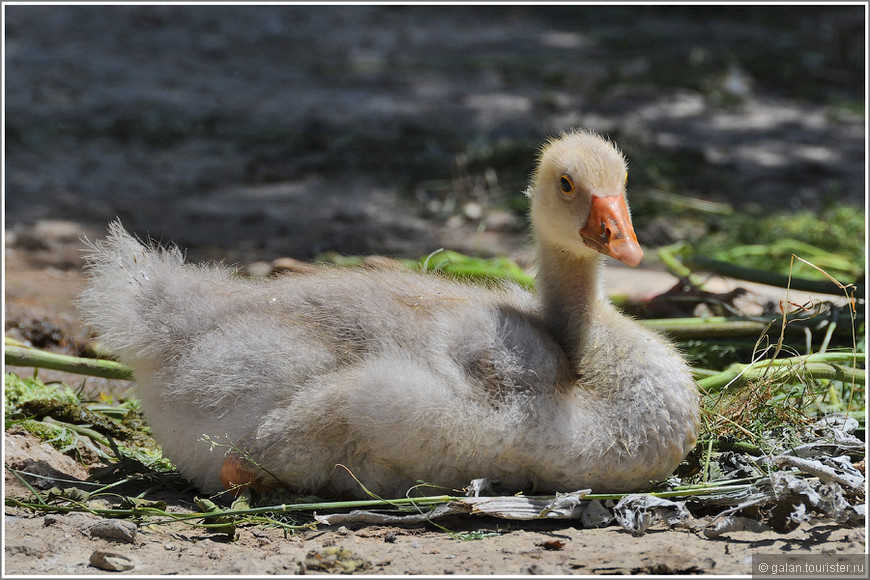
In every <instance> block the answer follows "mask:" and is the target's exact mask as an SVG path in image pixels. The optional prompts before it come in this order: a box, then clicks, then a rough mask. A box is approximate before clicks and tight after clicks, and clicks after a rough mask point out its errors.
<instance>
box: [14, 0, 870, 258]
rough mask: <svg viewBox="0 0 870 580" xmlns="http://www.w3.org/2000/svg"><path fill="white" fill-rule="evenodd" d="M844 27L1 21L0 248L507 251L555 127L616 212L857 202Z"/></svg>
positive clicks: (795, 20) (240, 254) (473, 12)
mask: <svg viewBox="0 0 870 580" xmlns="http://www.w3.org/2000/svg"><path fill="white" fill-rule="evenodd" d="M864 14H865V7H864V6H828V5H820V6H733V7H730V6H729V7H717V6H678V5H677V6H657V7H647V6H582V5H579V6H293V5H285V6H6V7H5V16H6V20H5V22H4V26H5V34H6V54H5V75H6V95H5V107H6V127H5V130H6V159H5V164H6V184H5V185H6V199H5V210H6V215H5V223H6V228H7V244H10V243H11V245H12V246H13V247H14V246H16V245H18V246H22V245H23V246H26V245H27V244H36V245H37V246H38V245H39V241H38V240H37V239H36V238H38V237H39V234H38V232H39V231H44V229H45V228H44V227H43V230H39V227H38V226H39V224H40V223H43V224H45V223H51V222H52V221H53V220H65V221H67V222H72V224H73V225H69V224H67V229H69V230H74V229H75V228H76V227H78V228H79V229H80V230H81V231H82V232H86V233H87V232H94V233H92V234H91V235H100V232H103V231H105V224H106V223H107V222H108V221H109V220H110V219H112V218H113V217H115V216H119V217H120V218H121V219H122V220H123V222H124V224H125V225H126V226H127V227H128V228H130V229H132V230H133V231H135V232H136V233H138V234H139V235H142V236H145V235H151V236H152V237H155V238H157V239H162V240H173V241H175V242H177V243H178V244H179V245H181V246H183V247H187V248H189V249H190V255H191V257H193V258H230V259H235V260H239V259H244V260H247V261H250V260H253V259H271V258H273V257H275V256H281V255H290V256H294V257H298V258H311V257H313V256H315V255H317V254H319V253H321V252H324V251H329V250H335V251H338V252H342V253H349V254H365V253H386V254H392V255H405V256H420V255H425V254H427V253H429V252H431V251H432V250H434V249H436V248H438V247H440V246H455V245H457V244H456V243H455V242H456V240H461V239H463V236H467V235H470V234H469V232H474V231H480V230H482V229H486V228H489V229H490V230H491V231H494V232H499V231H500V232H503V233H504V234H505V235H518V236H521V235H522V234H521V232H522V231H523V225H524V224H523V220H522V217H521V216H522V210H523V197H522V195H521V194H522V190H523V189H524V187H525V186H526V183H527V179H528V175H529V173H530V171H531V170H532V167H533V164H534V155H535V153H536V150H537V148H538V146H539V145H540V143H541V141H542V140H544V139H545V138H546V137H547V136H550V135H554V134H556V133H558V132H559V131H561V130H563V129H565V128H568V127H573V126H583V127H587V128H591V129H595V130H598V131H600V132H603V133H605V134H607V135H609V136H610V137H612V138H613V139H614V140H616V141H617V142H618V143H619V144H620V146H621V147H622V148H623V149H624V151H625V152H626V154H627V156H628V157H629V161H630V178H629V187H630V192H631V199H632V201H633V205H634V207H635V208H638V207H644V208H648V207H649V206H650V203H652V201H651V200H653V198H652V197H650V195H649V193H650V192H651V191H654V190H665V191H669V192H673V193H678V194H682V195H689V196H693V197H697V198H700V199H708V200H718V201H725V202H728V203H731V204H734V205H735V207H736V208H738V209H739V208H741V207H747V206H750V205H761V206H764V207H769V208H771V209H777V210H779V209H801V208H810V209H813V208H818V207H821V206H822V205H824V204H825V203H828V202H830V201H839V202H846V203H852V204H855V205H856V206H858V207H862V208H863V205H864V196H865V193H864V185H865V174H864V155H865V141H864V133H865V122H864V114H865V109H864V104H865V103H864V101H865V94H864V87H865V70H864V55H865V40H866V30H865V17H864ZM646 219H647V218H646V217H645V215H644V214H643V213H638V212H637V210H636V211H635V220H636V224H637V225H638V229H639V232H641V233H642V231H643V228H644V227H645V226H646V221H645V220H646ZM10 232H11V235H12V237H11V238H10ZM34 232H36V233H34ZM641 239H642V240H643V239H644V237H643V236H642V235H641ZM645 241H646V242H647V243H653V241H654V240H651V236H647V240H645ZM71 242H72V240H71ZM477 250H478V251H480V252H482V253H486V252H487V248H485V247H478V248H477ZM491 251H498V250H497V248H493V249H492V250H491ZM59 265H61V266H62V265H63V264H59ZM68 265H70V266H72V265H73V264H68Z"/></svg>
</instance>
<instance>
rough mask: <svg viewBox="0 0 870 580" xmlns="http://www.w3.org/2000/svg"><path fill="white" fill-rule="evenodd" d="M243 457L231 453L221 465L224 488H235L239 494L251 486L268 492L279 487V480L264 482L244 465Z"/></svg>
mask: <svg viewBox="0 0 870 580" xmlns="http://www.w3.org/2000/svg"><path fill="white" fill-rule="evenodd" d="M242 463H243V461H242V459H241V458H240V457H239V456H238V455H236V454H234V453H231V454H229V455H227V458H226V460H224V464H223V465H222V466H221V474H220V477H221V484H223V486H224V489H227V490H233V491H234V492H235V494H236V496H238V495H239V494H241V493H242V492H243V491H244V490H246V489H248V488H251V489H253V490H254V491H256V492H257V493H261V494H263V493H266V492H269V491H272V490H274V489H276V488H277V487H278V484H277V482H275V483H266V482H263V481H262V480H261V479H260V478H258V477H257V476H256V474H255V473H254V472H253V471H251V470H249V469H247V468H246V467H245V466H243V465H242Z"/></svg>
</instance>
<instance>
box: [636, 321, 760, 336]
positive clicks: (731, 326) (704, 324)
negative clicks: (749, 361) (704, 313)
mask: <svg viewBox="0 0 870 580" xmlns="http://www.w3.org/2000/svg"><path fill="white" fill-rule="evenodd" d="M638 322H640V323H641V324H643V325H644V326H647V327H649V328H653V329H655V330H658V331H660V332H665V333H667V334H669V335H671V336H672V337H673V338H676V339H690V338H717V337H718V338H721V337H734V336H758V335H759V334H760V333H762V332H764V331H765V330H767V329H768V326H770V324H769V323H766V322H760V321H755V320H742V319H737V318H729V317H726V316H710V317H708V318H659V319H647V320H639V321H638Z"/></svg>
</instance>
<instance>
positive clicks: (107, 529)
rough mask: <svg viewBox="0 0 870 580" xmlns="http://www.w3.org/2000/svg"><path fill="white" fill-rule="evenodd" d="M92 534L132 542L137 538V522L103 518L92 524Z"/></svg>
mask: <svg viewBox="0 0 870 580" xmlns="http://www.w3.org/2000/svg"><path fill="white" fill-rule="evenodd" d="M90 531H91V536H92V537H94V538H103V539H104V540H114V541H116V542H124V543H127V544H132V543H133V540H135V539H136V531H137V527H136V524H134V523H133V522H128V521H126V520H102V521H99V522H97V523H96V524H94V525H93V526H91V530H90Z"/></svg>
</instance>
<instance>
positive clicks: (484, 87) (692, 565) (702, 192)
mask: <svg viewBox="0 0 870 580" xmlns="http://www.w3.org/2000/svg"><path fill="white" fill-rule="evenodd" d="M4 8H5V9H6V23H5V24H6V28H5V34H6V55H5V58H6V63H5V64H6V67H5V68H6V70H5V74H6V95H5V101H6V102H5V106H6V114H7V117H6V123H7V125H6V138H7V141H6V144H7V145H6V146H7V150H6V159H5V163H6V184H5V187H6V189H5V194H6V197H5V200H4V202H5V204H4V205H5V212H6V213H5V224H4V225H5V247H4V284H5V305H4V320H5V322H6V330H7V335H11V336H20V335H22V334H26V335H27V336H28V337H31V338H32V337H34V336H39V337H41V338H42V339H43V340H44V341H45V345H44V346H45V347H46V348H50V349H53V350H57V351H60V352H75V351H76V350H77V349H78V348H80V347H81V345H82V344H84V342H85V341H86V340H87V337H88V332H87V329H85V328H83V327H82V326H81V325H80V324H79V323H78V321H77V320H76V316H75V310H74V308H73V306H72V299H73V297H74V296H75V294H76V293H77V291H78V289H80V287H81V285H82V278H81V273H80V268H81V257H80V252H79V249H80V247H81V243H80V237H81V236H82V235H87V236H88V237H90V238H95V237H99V236H101V235H102V233H103V232H104V231H105V225H106V223H107V222H108V221H109V220H110V219H112V218H113V217H114V216H120V217H121V218H122V219H123V220H124V222H125V225H127V226H128V227H129V228H130V229H132V230H134V231H136V232H137V233H139V234H140V235H143V236H144V235H146V234H150V235H152V236H153V237H155V238H157V239H162V240H172V241H175V242H177V243H178V244H179V245H181V246H182V247H185V248H187V249H188V253H189V255H190V257H191V258H193V259H194V260H198V259H223V260H226V261H227V262H230V263H238V264H241V265H245V264H250V263H252V262H255V261H258V260H272V259H274V258H276V257H281V256H293V257H296V258H302V259H306V258H310V257H312V256H314V255H316V254H318V253H320V252H323V251H328V250H334V251H338V252H342V253H350V254H373V253H377V254H388V255H400V256H414V257H418V256H421V255H425V254H427V253H429V252H431V251H433V250H434V249H437V248H438V247H449V248H456V249H460V250H464V251H471V252H475V251H477V252H482V253H485V254H487V253H489V254H491V253H503V254H508V255H511V256H513V257H514V258H516V259H517V260H519V261H520V262H525V263H528V260H529V259H530V255H529V249H528V245H527V238H526V236H525V234H524V233H522V229H523V228H522V223H516V222H515V221H514V220H512V218H511V217H510V215H508V216H507V217H506V216H505V212H504V211H503V209H502V208H501V207H500V205H499V204H500V203H501V202H502V201H503V200H504V199H505V197H506V196H508V195H509V194H512V193H513V194H515V193H518V192H520V191H521V190H522V188H523V187H524V184H525V181H526V179H527V177H528V172H529V170H530V168H531V164H532V162H533V154H534V148H535V147H536V146H537V143H539V142H540V140H541V139H542V138H543V136H545V135H548V134H553V133H555V132H557V131H559V130H561V129H563V128H565V127H568V126H572V125H578V124H579V125H583V126H586V127H590V128H593V129H596V130H599V131H602V132H606V133H608V134H609V135H611V136H613V137H614V138H615V139H616V140H617V141H618V142H619V143H620V144H621V145H622V146H623V148H624V149H625V150H626V152H627V153H628V155H629V158H630V162H631V167H632V175H633V176H640V178H639V179H638V180H637V181H635V182H633V183H636V184H637V187H636V188H635V189H634V190H632V194H633V195H637V196H638V199H642V198H643V196H644V189H643V187H644V184H645V183H648V181H649V168H650V167H656V168H657V171H658V172H659V173H660V174H661V173H662V172H663V173H664V175H665V178H666V180H670V181H671V182H672V183H673V189H674V190H675V191H677V192H679V193H683V194H687V195H693V196H695V197H698V198H705V199H710V200H719V201H727V202H729V203H734V204H737V205H738V206H740V205H742V204H761V205H762V206H765V207H770V208H780V207H791V208H816V207H819V206H820V205H821V204H822V203H823V202H824V200H825V199H829V198H831V197H832V196H833V197H835V198H837V199H842V200H846V201H852V202H855V203H857V204H863V203H864V182H865V175H864V165H863V163H864V151H865V143H864V120H863V115H859V114H855V113H854V112H853V111H852V109H851V108H850V107H849V106H846V105H848V104H849V103H851V102H853V101H855V100H859V101H860V100H863V98H864V97H863V54H864V53H863V39H864V37H865V35H866V33H865V28H864V27H865V22H864V18H863V12H861V11H860V8H853V9H851V10H850V9H849V8H840V9H832V10H821V9H820V8H815V9H809V8H808V9H800V10H798V9H793V8H787V12H784V13H782V14H780V15H777V14H776V13H771V12H769V11H762V10H759V11H756V12H755V13H752V14H750V13H747V12H727V11H707V12H705V11H704V9H695V10H692V9H676V8H673V9H667V8H659V9H652V8H650V9H647V8H640V7H638V8H629V9H626V10H627V11H626V10H623V9H619V8H614V7H601V8H598V9H587V8H559V7H553V8H541V7H537V6H535V7H513V8H503V7H501V8H498V7H496V8H490V9H473V8H455V9H453V8H451V9H447V8H443V7H428V8H426V7H423V8H411V7H405V8H384V7H359V8H353V9H350V8H340V7H332V8H323V7H311V8H302V7H271V8H269V7H267V8H261V9H257V10H253V9H249V8H244V7H236V8H233V7H200V8H183V7H174V6H160V7H142V6H139V7H114V8H109V7H79V8H60V7H48V6H31V7H21V6H4ZM767 61H772V62H776V63H777V65H778V66H777V67H773V68H771V69H770V70H767V71H765V69H764V67H763V66H762V64H763V63H765V62H767ZM789 67H791V68H789ZM795 69H797V70H801V74H800V75H794V76H791V77H790V76H788V75H786V74H784V73H783V72H782V71H785V70H795ZM796 79H803V80H796ZM844 103H845V104H846V105H844ZM674 167H677V169H674ZM488 168H489V169H494V171H493V172H489V173H487V169H488ZM493 174H494V175H495V179H493ZM645 174H646V175H647V181H644V178H643V175H645ZM660 177H661V175H660ZM633 179H635V177H633ZM478 209H480V210H481V211H477V210H478ZM635 217H636V220H637V224H638V235H639V237H640V238H641V241H642V242H644V243H649V242H648V241H649V240H656V241H658V242H659V243H667V242H668V241H673V240H672V239H669V238H668V237H667V235H672V234H673V232H671V233H670V234H667V235H665V238H664V239H663V238H662V224H661V223H660V222H658V223H654V222H645V221H644V218H643V216H635ZM666 229H667V228H666ZM608 280H609V284H610V286H609V290H610V291H611V292H622V291H630V292H631V293H633V294H636V295H639V296H643V295H647V296H649V295H653V294H656V293H658V292H661V291H663V290H666V289H667V288H668V287H670V285H671V284H673V279H672V278H670V277H669V276H667V275H662V274H661V273H659V272H655V271H650V270H646V271H628V270H627V269H624V268H617V267H615V268H612V269H610V270H609V272H608ZM722 283H723V284H725V286H722V287H723V288H728V286H727V284H729V283H728V282H722ZM759 290H760V291H761V292H763V293H769V292H770V291H769V290H763V289H759ZM772 294H773V296H774V298H775V299H776V294H775V293H772ZM11 370H16V369H11ZM18 370H19V372H22V373H29V371H28V370H26V369H25V370H20V369H18ZM40 376H41V377H42V378H43V379H46V380H52V379H55V378H57V379H61V380H66V381H67V382H69V383H70V384H72V385H78V381H80V379H79V378H77V377H72V376H69V375H63V374H60V373H50V372H40ZM127 387H128V385H127V384H126V383H112V382H109V381H92V380H89V381H88V384H87V389H88V390H89V391H90V392H93V393H97V392H100V391H109V390H112V389H114V390H120V391H123V390H124V389H126V388H127ZM28 459H29V460H32V461H36V462H43V463H44V464H45V465H47V466H49V467H51V468H53V469H55V470H58V471H60V472H61V473H63V474H65V475H66V476H68V477H71V478H82V479H83V478H85V477H86V476H87V469H86V468H87V467H88V466H82V465H79V464H76V463H75V462H74V461H72V460H71V459H70V458H68V457H66V456H64V455H61V454H59V453H57V452H55V451H54V450H52V449H50V448H48V447H47V446H46V445H40V444H38V443H36V442H35V441H32V440H28V439H27V438H26V437H23V436H20V435H14V434H12V435H10V434H8V433H7V435H6V436H5V440H4V461H5V462H6V463H8V464H12V465H22V462H25V461H27V460H28ZM4 481H5V484H4V485H5V490H4V491H5V494H6V495H7V496H8V495H15V494H21V493H23V492H22V490H21V489H20V487H16V486H17V484H16V483H15V482H14V481H12V480H10V479H8V473H7V478H6V479H4ZM192 497H193V493H192V492H183V493H181V492H179V493H176V494H175V495H172V496H171V497H169V498H168V500H169V502H170V505H173V506H176V507H178V508H179V509H190V508H191V505H192V504H191V502H192ZM96 524H98V518H96V517H94V516H90V515H85V514H72V515H41V514H40V515H35V514H32V513H29V512H28V511H25V510H22V509H19V508H11V507H7V508H6V512H5V518H4V529H3V531H4V534H3V542H4V562H3V565H4V571H5V573H6V574H16V575H17V574H34V575H48V574H60V575H67V574H77V575H85V574H107V573H110V572H108V571H107V570H106V568H107V567H108V568H111V567H112V566H115V567H117V568H127V567H128V566H130V567H129V569H125V570H120V571H118V572H111V573H122V574H141V575H147V574H188V575H201V574H299V573H303V572H307V573H322V572H328V573H336V572H349V571H353V572H354V573H358V574H359V573H368V574H427V575H433V574H456V575H465V574H500V575H503V574H553V575H562V574H566V575H567V574H590V575H591V574H613V573H616V574H634V573H646V574H708V575H720V574H749V573H750V572H751V561H750V559H751V555H752V554H766V553H790V554H801V553H815V554H820V553H821V554H828V555H831V556H832V557H835V556H836V555H837V554H842V553H856V552H862V551H864V550H865V546H866V540H865V534H864V530H863V529H861V528H848V527H840V526H834V525H828V524H815V525H811V524H803V525H801V526H799V527H798V528H797V529H796V530H794V531H792V532H789V533H787V534H782V533H777V532H772V531H765V532H759V533H753V532H734V533H731V534H726V535H724V536H720V537H718V538H716V539H710V538H707V537H706V536H705V535H704V534H703V532H702V531H701V530H700V529H692V528H679V529H667V527H666V526H664V525H659V526H658V527H656V528H655V529H653V530H652V531H650V532H648V533H647V534H646V535H644V536H641V537H633V536H632V535H631V534H629V533H628V532H626V531H624V530H622V529H621V528H619V527H617V526H610V527H607V528H603V529H582V528H581V527H580V526H579V523H578V522H566V523H554V522H536V523H519V522H509V521H504V520H495V519H483V518H475V517H470V516H469V517H463V518H456V519H454V520H451V521H445V522H442V524H443V525H444V526H445V527H447V528H448V529H450V530H453V531H471V530H482V531H498V532H500V533H499V534H498V535H493V536H488V537H484V538H482V539H479V540H474V541H459V540H456V539H453V538H452V537H451V536H450V535H449V534H447V533H445V532H444V531H442V530H438V529H437V528H435V527H433V526H431V525H426V524H423V525H417V526H410V527H407V528H405V527H389V528H387V527H381V526H361V527H353V526H348V527H344V528H342V527H325V526H321V527H320V528H319V529H318V530H316V531H306V532H300V533H297V534H292V535H288V536H285V535H284V533H283V532H281V531H278V530H273V529H266V528H263V527H248V528H242V529H240V530H239V531H238V534H237V537H236V538H235V539H234V541H233V542H226V541H225V540H226V538H225V537H224V536H220V535H214V534H209V533H206V532H203V531H198V530H195V529H193V528H190V527H184V526H182V525H180V524H173V525H172V526H159V527H157V526H143V527H141V528H139V529H138V530H137V531H136V533H135V534H130V535H128V536H125V538H126V539H124V540H120V541H119V540H110V539H106V538H104V537H101V536H100V535H99V534H98V533H95V532H94V529H95V527H96V528H99V527H100V526H98V525H96ZM338 548H342V549H343V550H345V551H343V552H342V551H339V550H338ZM98 552H108V553H109V555H108V556H106V555H105V554H104V555H103V556H99V555H97V556H95V554H97V553H98ZM113 554H114V555H113ZM337 556H338V560H339V561H340V563H339V564H335V563H332V562H333V561H334V560H335V559H336V557H337ZM92 558H95V560H94V562H95V563H94V564H92V563H91V562H92ZM107 562H108V563H107ZM342 563H343V564H342ZM101 566H102V567H101Z"/></svg>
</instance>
